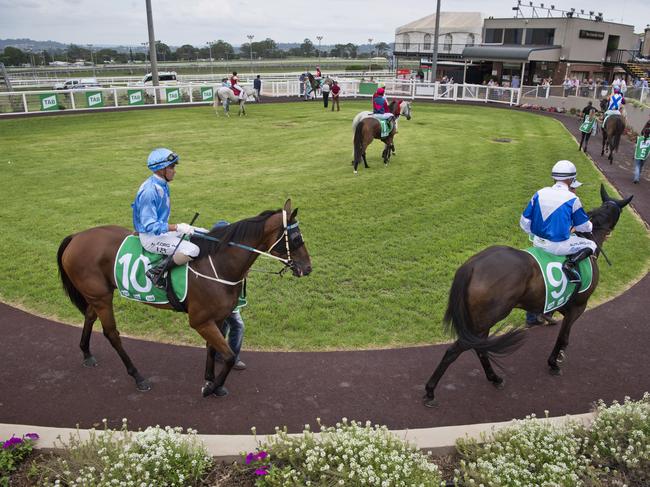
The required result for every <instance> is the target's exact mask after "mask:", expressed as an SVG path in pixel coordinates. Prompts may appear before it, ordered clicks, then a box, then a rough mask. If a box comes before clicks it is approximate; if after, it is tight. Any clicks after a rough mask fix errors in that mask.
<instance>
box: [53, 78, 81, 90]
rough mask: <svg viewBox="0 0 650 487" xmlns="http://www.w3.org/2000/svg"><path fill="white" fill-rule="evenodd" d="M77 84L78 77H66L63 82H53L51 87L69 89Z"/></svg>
mask: <svg viewBox="0 0 650 487" xmlns="http://www.w3.org/2000/svg"><path fill="white" fill-rule="evenodd" d="M78 84H79V80H78V79H68V80H65V81H64V82H59V83H54V86H53V87H52V88H53V89H55V90H71V89H72V88H74V87H75V86H77V85H78Z"/></svg>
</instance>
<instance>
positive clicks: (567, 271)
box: [562, 262, 582, 284]
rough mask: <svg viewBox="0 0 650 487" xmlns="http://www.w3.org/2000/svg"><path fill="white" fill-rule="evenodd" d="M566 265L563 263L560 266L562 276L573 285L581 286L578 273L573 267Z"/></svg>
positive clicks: (580, 278)
mask: <svg viewBox="0 0 650 487" xmlns="http://www.w3.org/2000/svg"><path fill="white" fill-rule="evenodd" d="M566 264H567V263H566V262H565V263H564V265H563V266H562V270H563V271H564V275H566V277H567V279H568V280H569V282H571V283H573V284H581V283H582V277H580V273H579V272H578V271H577V270H576V269H575V267H573V266H568V265H566Z"/></svg>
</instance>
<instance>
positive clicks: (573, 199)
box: [519, 160, 596, 283]
mask: <svg viewBox="0 0 650 487" xmlns="http://www.w3.org/2000/svg"><path fill="white" fill-rule="evenodd" d="M576 176H577V171H576V167H575V165H574V164H573V163H572V162H571V161H566V160H564V161H558V162H557V163H556V164H555V165H554V166H553V169H552V171H551V177H552V178H553V179H554V180H555V184H554V185H553V186H551V187H546V188H542V189H540V190H539V191H538V192H537V193H535V194H534V195H533V197H532V198H531V200H530V202H529V203H528V206H526V209H525V210H524V212H523V214H522V215H521V218H520V220H519V226H520V227H521V228H522V230H523V231H524V232H526V233H527V234H528V235H530V236H532V237H533V245H534V246H535V247H540V248H542V249H544V250H545V251H547V252H549V253H551V254H555V255H568V256H569V257H568V258H567V260H566V261H565V262H564V264H563V265H562V270H564V272H565V274H566V275H567V277H568V278H569V282H575V283H579V282H580V274H579V273H578V271H576V269H575V267H576V266H577V265H578V262H580V261H581V260H582V259H585V258H587V257H589V256H590V255H591V254H593V253H594V252H595V251H596V243H595V242H593V241H592V240H589V239H588V238H584V237H579V236H577V235H575V234H573V233H572V230H575V231H576V232H581V233H590V232H591V230H592V228H593V225H592V223H591V222H590V221H589V216H588V215H587V213H586V212H585V210H584V209H583V208H582V203H581V202H580V198H578V196H577V195H576V194H575V189H576V188H578V187H579V186H581V185H582V183H580V182H579V181H578V180H577V179H576Z"/></svg>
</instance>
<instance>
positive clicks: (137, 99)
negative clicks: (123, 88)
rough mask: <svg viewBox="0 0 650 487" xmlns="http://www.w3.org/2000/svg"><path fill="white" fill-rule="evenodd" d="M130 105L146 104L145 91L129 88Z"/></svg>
mask: <svg viewBox="0 0 650 487" xmlns="http://www.w3.org/2000/svg"><path fill="white" fill-rule="evenodd" d="M128 95H129V105H144V92H143V91H142V90H129V91H128Z"/></svg>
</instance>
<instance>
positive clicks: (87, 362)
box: [79, 305, 97, 367]
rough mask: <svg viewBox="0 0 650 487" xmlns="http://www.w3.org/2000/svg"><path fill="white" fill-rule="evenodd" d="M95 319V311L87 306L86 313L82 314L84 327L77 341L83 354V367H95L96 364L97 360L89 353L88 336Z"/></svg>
mask: <svg viewBox="0 0 650 487" xmlns="http://www.w3.org/2000/svg"><path fill="white" fill-rule="evenodd" d="M96 320H97V313H95V310H94V308H93V307H92V306H90V305H89V306H88V308H87V309H86V313H85V315H84V329H83V331H82V332H81V341H80V342H79V348H81V352H82V353H83V354H84V361H83V365H84V367H95V366H96V365H97V360H96V359H95V357H94V356H93V354H92V353H90V337H91V335H92V331H93V324H94V323H95V321H96Z"/></svg>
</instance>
